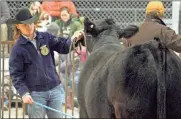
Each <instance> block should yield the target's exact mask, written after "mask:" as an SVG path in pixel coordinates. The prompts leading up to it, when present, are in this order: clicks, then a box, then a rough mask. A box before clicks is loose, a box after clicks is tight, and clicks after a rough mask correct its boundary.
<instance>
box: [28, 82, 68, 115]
mask: <svg viewBox="0 0 181 119" xmlns="http://www.w3.org/2000/svg"><path fill="white" fill-rule="evenodd" d="M31 96H32V98H33V100H34V101H36V102H38V103H41V104H43V105H46V106H49V107H51V108H54V109H56V110H59V111H62V103H65V92H64V89H63V85H62V84H60V85H58V86H56V87H55V88H53V89H52V90H49V91H43V92H35V91H32V92H31ZM46 114H47V116H48V118H62V117H63V115H62V114H61V113H58V112H54V111H51V110H48V109H45V108H43V107H41V106H39V105H36V104H32V105H28V115H29V118H45V115H46Z"/></svg>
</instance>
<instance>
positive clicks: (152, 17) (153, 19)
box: [145, 15, 166, 26]
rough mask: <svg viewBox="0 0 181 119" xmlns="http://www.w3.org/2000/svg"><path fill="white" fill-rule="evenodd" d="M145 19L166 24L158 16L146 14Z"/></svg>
mask: <svg viewBox="0 0 181 119" xmlns="http://www.w3.org/2000/svg"><path fill="white" fill-rule="evenodd" d="M145 21H153V22H157V23H159V24H162V25H164V26H166V24H165V23H164V21H163V20H162V19H160V18H159V17H156V16H150V15H147V16H146V19H145Z"/></svg>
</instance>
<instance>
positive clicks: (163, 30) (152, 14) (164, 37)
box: [127, 1, 181, 52]
mask: <svg viewBox="0 0 181 119" xmlns="http://www.w3.org/2000/svg"><path fill="white" fill-rule="evenodd" d="M164 12H165V8H164V5H163V3H162V2H161V1H150V2H149V3H148V5H147V7H146V19H145V21H144V23H143V24H142V25H141V26H140V28H139V31H138V32H137V33H136V34H135V35H134V36H133V37H131V38H130V39H127V41H128V42H127V46H132V45H137V44H142V43H145V42H148V41H150V40H152V39H154V37H157V38H159V39H160V40H161V41H162V42H163V43H164V44H165V45H166V46H167V47H168V48H170V49H172V50H174V51H176V52H181V35H177V34H176V33H175V31H174V30H172V29H171V28H169V27H167V26H166V24H165V23H164V22H163V21H162V18H163V16H164Z"/></svg>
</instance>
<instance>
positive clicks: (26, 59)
mask: <svg viewBox="0 0 181 119" xmlns="http://www.w3.org/2000/svg"><path fill="white" fill-rule="evenodd" d="M38 16H39V15H38V14H37V13H36V14H35V15H34V16H32V15H31V13H30V11H29V9H27V8H23V9H21V10H20V11H19V12H18V13H17V14H16V16H15V19H9V20H8V22H7V23H11V24H15V28H16V29H15V31H16V32H15V33H16V34H15V36H16V38H17V39H18V40H17V42H16V44H15V45H14V46H13V47H12V50H11V54H10V59H9V69H10V76H11V79H12V82H13V85H14V87H15V88H16V90H17V91H18V93H19V94H20V96H22V100H23V102H24V103H27V104H29V105H28V115H29V118H45V114H47V116H48V118H61V117H62V114H61V113H58V112H54V111H51V110H47V109H45V108H43V107H41V106H39V105H36V104H34V101H35V102H38V103H41V104H43V105H46V106H49V107H51V108H54V109H57V110H59V111H61V110H62V103H64V102H63V101H64V90H63V86H62V83H61V81H60V80H59V77H58V74H57V72H56V69H55V66H54V64H53V61H52V56H51V52H53V51H57V52H59V53H64V54H67V53H68V52H69V46H70V43H71V40H70V39H66V38H63V37H55V36H53V35H51V34H49V33H47V32H38V31H37V32H35V25H34V22H35V21H36V20H37V19H38ZM74 37H77V40H80V39H81V37H82V35H81V33H78V34H75V35H74V36H73V38H74Z"/></svg>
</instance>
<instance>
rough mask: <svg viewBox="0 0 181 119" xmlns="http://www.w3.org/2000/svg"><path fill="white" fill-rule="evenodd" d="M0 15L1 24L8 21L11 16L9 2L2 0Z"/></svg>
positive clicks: (0, 2)
mask: <svg viewBox="0 0 181 119" xmlns="http://www.w3.org/2000/svg"><path fill="white" fill-rule="evenodd" d="M0 7H1V8H0V15H1V21H0V23H1V24H4V23H6V21H7V20H8V19H9V18H10V12H9V7H8V4H7V2H5V1H0Z"/></svg>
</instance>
